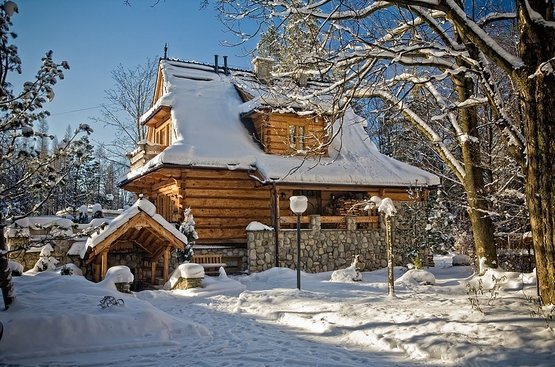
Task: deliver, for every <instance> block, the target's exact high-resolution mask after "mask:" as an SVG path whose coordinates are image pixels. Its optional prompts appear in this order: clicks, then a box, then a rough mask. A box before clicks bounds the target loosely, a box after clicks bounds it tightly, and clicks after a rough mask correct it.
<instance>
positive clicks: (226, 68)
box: [224, 56, 229, 75]
mask: <svg viewBox="0 0 555 367" xmlns="http://www.w3.org/2000/svg"><path fill="white" fill-rule="evenodd" d="M224 74H225V75H228V74H229V69H228V67H227V56H224Z"/></svg>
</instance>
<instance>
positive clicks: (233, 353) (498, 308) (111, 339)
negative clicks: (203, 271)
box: [0, 257, 555, 366]
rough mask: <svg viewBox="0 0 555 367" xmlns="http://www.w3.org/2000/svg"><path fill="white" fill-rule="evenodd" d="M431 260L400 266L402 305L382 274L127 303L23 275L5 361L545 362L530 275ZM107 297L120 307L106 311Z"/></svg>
mask: <svg viewBox="0 0 555 367" xmlns="http://www.w3.org/2000/svg"><path fill="white" fill-rule="evenodd" d="M436 264H437V266H436V267H435V268H430V269H427V271H414V270H411V271H408V272H407V271H406V269H403V268H396V279H397V280H396V297H388V296H387V287H386V284H385V281H386V272H385V269H383V270H379V271H375V272H368V273H363V274H362V281H360V282H353V281H349V280H348V279H343V280H342V281H331V279H332V274H331V273H320V274H304V273H303V276H302V290H301V291H298V290H297V289H296V288H295V286H296V273H295V271H293V270H290V269H283V268H275V269H271V270H268V271H266V272H262V273H258V274H253V275H244V276H230V277H227V276H225V275H223V276H220V277H208V278H206V279H205V280H204V283H203V285H204V286H203V288H199V289H194V290H180V291H143V292H138V293H132V294H122V293H118V292H117V291H115V290H114V289H113V288H111V287H110V286H109V285H107V284H95V283H92V282H89V281H87V280H86V279H84V278H83V277H81V276H61V275H60V274H59V272H43V273H39V274H36V275H24V276H21V277H16V278H14V279H15V285H16V289H17V298H16V301H15V303H14V304H13V306H12V307H11V308H10V309H9V310H8V311H2V312H0V321H1V322H2V323H3V325H4V336H3V338H2V340H0V365H14V366H15V365H21V366H36V365H48V366H105V365H122V366H157V365H168V366H169V365H172V366H173V365H175V366H179V365H181V366H188V365H201V366H214V365H217V366H284V365H288V366H445V365H453V366H486V365H487V366H552V365H553V360H555V359H554V358H555V352H554V351H555V333H554V332H553V331H552V330H550V328H549V327H548V326H551V327H555V325H551V323H550V321H549V318H548V316H549V315H550V312H552V311H551V309H550V308H549V307H544V308H538V307H537V306H536V305H534V304H533V303H532V302H530V300H529V299H528V298H527V297H528V296H533V295H534V293H535V277H534V275H533V274H520V273H503V272H499V271H492V270H489V271H488V272H487V273H486V274H485V275H484V276H482V277H478V276H476V275H474V274H473V270H472V268H470V267H452V266H451V263H450V258H449V257H445V258H438V259H437V260H436ZM334 279H338V278H337V277H334ZM339 279H341V278H339ZM105 296H113V297H114V298H115V299H121V300H122V301H123V302H120V304H119V305H113V306H109V307H105V308H102V307H101V306H100V305H99V304H100V300H101V299H102V298H103V297H105ZM532 314H534V315H535V316H532Z"/></svg>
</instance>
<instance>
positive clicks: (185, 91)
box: [123, 60, 440, 187]
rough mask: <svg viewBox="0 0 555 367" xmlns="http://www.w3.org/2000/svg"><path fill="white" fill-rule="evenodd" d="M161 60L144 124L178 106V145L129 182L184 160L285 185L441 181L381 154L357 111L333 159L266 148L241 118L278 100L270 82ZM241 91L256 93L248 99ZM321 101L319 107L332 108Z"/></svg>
mask: <svg viewBox="0 0 555 367" xmlns="http://www.w3.org/2000/svg"><path fill="white" fill-rule="evenodd" d="M160 66H161V73H162V77H163V80H164V88H163V95H162V96H161V98H159V99H158V101H157V102H156V103H155V104H154V106H152V108H151V109H150V110H149V111H147V113H145V115H144V116H143V122H146V120H147V119H148V118H149V116H151V115H152V114H153V113H154V112H155V111H157V110H158V109H159V108H161V107H163V106H166V107H171V118H172V120H173V122H174V126H175V129H174V132H173V133H174V138H173V143H172V144H171V145H170V146H169V147H168V148H166V149H165V150H164V151H163V152H161V153H160V154H159V155H157V156H156V157H154V158H153V159H152V160H150V161H149V162H147V163H146V164H145V165H144V166H143V167H141V168H139V169H137V170H134V171H131V172H129V173H128V174H127V176H126V177H125V178H124V179H123V182H126V181H129V180H132V179H133V178H135V177H138V176H141V175H143V174H145V173H147V172H149V171H151V170H153V169H156V168H159V167H161V166H163V165H177V166H191V167H205V168H224V169H245V170H253V171H257V172H258V173H259V174H260V176H262V178H263V179H266V180H274V181H276V182H278V183H280V182H281V183H305V184H338V185H365V186H398V187H406V186H410V185H414V184H415V183H416V182H418V184H420V185H430V186H434V185H439V184H440V180H439V178H438V177H437V176H436V175H433V174H431V173H429V172H426V171H424V170H421V169H419V168H416V167H414V166H411V165H409V164H406V163H403V162H400V161H398V160H395V159H393V158H390V157H387V156H385V155H383V154H381V153H380V152H379V151H378V149H377V147H376V146H375V144H374V143H373V142H372V141H371V140H370V139H369V137H368V135H367V133H366V130H365V126H366V121H365V120H364V119H363V118H361V117H360V116H357V115H356V114H355V113H354V112H353V111H352V110H347V112H346V113H345V114H344V115H343V117H342V118H341V119H338V120H337V121H335V122H334V124H333V129H334V131H339V129H340V128H341V129H342V133H341V134H340V135H341V137H340V138H339V137H338V138H336V139H334V141H333V142H332V143H331V145H330V146H329V149H328V151H329V156H328V157H314V158H310V157H291V156H279V155H273V154H267V153H265V152H264V151H263V150H262V148H261V147H260V145H259V144H258V143H257V142H256V141H255V140H254V139H253V137H252V136H251V135H250V133H249V131H248V129H247V128H246V127H245V125H244V124H243V122H242V121H241V116H242V115H243V114H245V113H248V112H251V111H253V110H254V109H256V108H259V107H261V106H265V105H267V103H266V102H267V101H269V100H272V101H273V102H275V101H276V99H272V97H271V96H269V95H268V90H267V88H266V87H262V84H260V83H258V87H257V86H256V81H255V79H254V77H253V74H252V73H248V72H245V71H234V70H230V73H229V74H227V75H226V74H224V73H216V72H215V71H214V69H213V68H212V67H210V66H206V65H201V64H197V63H192V62H183V61H175V60H161V65H160ZM238 89H241V90H244V91H247V92H248V93H249V94H251V95H252V96H253V97H254V99H253V100H251V101H247V102H244V101H243V100H242V99H241V97H240V95H239V92H238ZM279 98H281V97H279ZM262 101H264V102H262ZM322 101H323V102H322V103H324V105H322V104H320V107H322V108H324V109H325V107H326V106H325V101H324V100H322ZM320 102H321V101H320ZM320 102H318V103H320ZM313 103H314V102H313ZM294 107H295V109H296V108H298V107H299V106H294ZM309 107H310V106H308V105H307V106H306V108H307V109H308V108H309Z"/></svg>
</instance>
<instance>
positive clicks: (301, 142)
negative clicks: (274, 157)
mask: <svg viewBox="0 0 555 367" xmlns="http://www.w3.org/2000/svg"><path fill="white" fill-rule="evenodd" d="M289 148H290V149H291V150H292V151H297V152H298V151H304V150H305V132H304V126H300V125H289Z"/></svg>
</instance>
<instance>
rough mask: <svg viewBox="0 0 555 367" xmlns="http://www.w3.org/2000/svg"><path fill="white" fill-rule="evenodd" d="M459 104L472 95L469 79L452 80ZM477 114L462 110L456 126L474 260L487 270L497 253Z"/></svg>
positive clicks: (471, 108) (471, 109)
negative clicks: (462, 136) (463, 136)
mask: <svg viewBox="0 0 555 367" xmlns="http://www.w3.org/2000/svg"><path fill="white" fill-rule="evenodd" d="M454 82H455V85H456V90H457V93H458V95H459V100H460V101H461V102H462V101H465V100H466V99H467V98H469V97H470V96H471V95H472V92H473V90H474V83H473V81H472V79H470V78H455V79H454ZM477 114H478V111H477V109H476V107H468V108H463V109H461V110H460V112H459V117H458V119H459V123H460V125H461V129H462V130H463V133H464V134H467V135H468V136H469V138H467V139H464V140H463V142H462V143H461V144H460V146H461V151H462V157H463V162H464V171H465V177H464V180H463V182H462V183H463V185H464V189H465V192H466V196H467V200H468V216H469V218H470V222H471V224H472V236H473V239H474V246H475V249H476V257H477V260H478V262H479V263H480V262H481V261H483V260H482V259H484V260H485V265H487V266H488V267H490V268H496V267H497V251H496V247H495V241H494V230H495V229H494V225H493V221H492V219H491V217H490V215H489V209H490V208H489V204H488V201H487V199H486V192H485V185H484V172H483V168H482V157H481V153H480V142H479V140H478V139H475V138H474V137H476V138H477V137H479V136H480V135H479V133H480V132H479V131H478V115H477Z"/></svg>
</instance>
